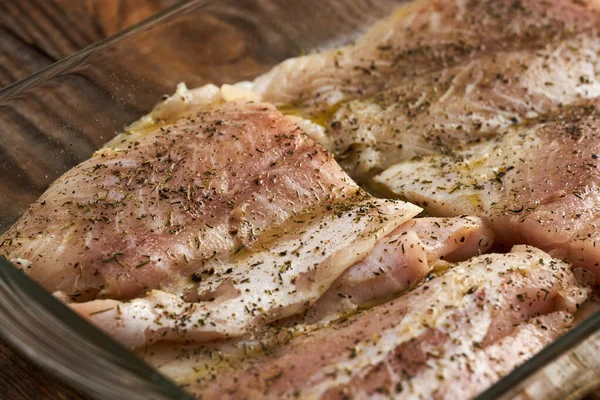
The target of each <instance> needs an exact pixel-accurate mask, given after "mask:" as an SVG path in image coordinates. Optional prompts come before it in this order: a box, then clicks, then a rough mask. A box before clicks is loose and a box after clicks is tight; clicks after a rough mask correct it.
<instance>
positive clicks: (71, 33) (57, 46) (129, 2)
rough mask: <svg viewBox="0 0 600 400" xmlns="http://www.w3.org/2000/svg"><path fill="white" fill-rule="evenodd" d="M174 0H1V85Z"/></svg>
mask: <svg viewBox="0 0 600 400" xmlns="http://www.w3.org/2000/svg"><path fill="white" fill-rule="evenodd" d="M177 2H178V0H77V1H74V0H19V1H12V0H5V1H0V87H2V86H6V85H9V84H11V83H13V82H15V81H17V80H19V79H22V78H24V77H26V76H28V75H30V74H32V73H34V72H36V71H38V70H39V69H41V68H43V67H45V66H47V65H50V64H52V63H53V62H55V61H58V60H60V59H62V58H64V57H66V56H68V55H71V54H73V53H74V52H76V51H78V50H80V49H82V48H84V47H87V46H89V45H91V44H93V43H95V42H97V41H98V40H101V39H103V38H105V37H107V36H110V35H112V34H115V33H117V32H119V31H121V30H123V29H124V28H126V27H128V26H130V25H132V24H134V23H137V22H139V21H141V20H143V19H145V18H148V17H149V16H151V15H153V14H155V13H156V12H158V11H161V10H163V9H165V8H166V7H169V6H172V5H174V4H175V3H177Z"/></svg>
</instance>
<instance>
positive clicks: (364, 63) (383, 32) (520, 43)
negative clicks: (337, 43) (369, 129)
mask: <svg viewBox="0 0 600 400" xmlns="http://www.w3.org/2000/svg"><path fill="white" fill-rule="evenodd" d="M597 8H599V5H598V2H596V1H591V2H586V3H583V2H570V1H555V2H547V1H541V0H518V1H514V0H451V1H443V0H419V1H413V2H409V3H408V4H406V5H405V6H402V7H400V8H399V9H398V10H397V11H396V12H395V13H394V14H393V15H392V16H390V17H389V18H387V19H385V20H383V21H381V22H379V23H378V24H376V25H375V26H374V27H372V28H371V29H370V30H369V31H368V32H367V33H366V34H364V35H363V36H362V37H360V38H359V39H358V40H357V41H356V43H354V44H351V45H348V46H344V47H340V48H336V49H332V50H326V51H322V52H319V53H316V54H309V55H306V56H302V57H296V58H292V59H289V60H286V61H284V62H283V63H281V64H280V65H278V66H276V67H275V68H273V69H272V70H271V71H270V72H268V73H266V74H264V75H262V76H261V77H259V78H257V79H256V80H255V81H254V82H253V84H252V90H253V91H254V92H255V93H256V94H257V95H258V96H259V97H260V98H261V99H262V100H263V101H267V102H271V103H273V104H275V105H277V106H280V105H287V106H302V107H303V106H308V107H310V108H314V107H319V106H325V107H326V108H329V107H331V106H333V105H335V104H337V103H339V102H340V101H346V100H350V99H353V98H357V97H363V96H367V95H370V94H374V93H376V92H378V91H380V90H382V89H385V88H387V87H390V86H392V87H393V86H394V85H395V84H396V83H398V82H404V81H406V80H410V79H413V78H415V77H418V76H420V75H423V74H425V73H428V72H433V71H436V70H440V69H442V68H448V67H452V66H455V65H457V64H459V63H461V62H465V61H468V60H470V59H473V58H475V57H477V56H478V55H481V54H486V53H492V52H496V51H499V50H501V51H505V52H510V51H513V50H517V51H521V50H524V49H541V48H543V47H545V46H546V45H547V44H549V43H551V42H553V41H558V40H561V39H565V38H567V37H570V36H573V35H575V34H577V33H578V32H582V31H585V30H588V29H591V28H592V27H594V26H597V23H598V21H597V16H596V15H594V13H593V12H592V10H595V9H597Z"/></svg>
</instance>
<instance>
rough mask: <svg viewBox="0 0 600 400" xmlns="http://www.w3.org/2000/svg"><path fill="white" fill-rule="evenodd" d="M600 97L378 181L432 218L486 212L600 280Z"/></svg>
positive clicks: (502, 235)
mask: <svg viewBox="0 0 600 400" xmlns="http://www.w3.org/2000/svg"><path fill="white" fill-rule="evenodd" d="M599 105H600V102H599V101H598V100H597V99H594V100H586V101H582V102H579V103H574V104H571V105H567V106H564V107H562V108H559V109H557V110H555V111H554V112H552V113H549V114H547V115H545V116H542V117H540V118H538V119H534V120H531V121H528V122H524V123H522V124H520V125H519V126H516V127H514V128H511V129H508V130H506V131H503V132H502V133H501V134H499V135H498V136H497V137H496V138H493V139H490V140H488V141H485V142H482V143H479V144H475V145H472V146H470V147H467V148H465V149H463V150H460V151H457V152H454V153H452V154H447V155H437V156H430V157H423V158H421V159H417V160H413V161H408V162H404V163H400V164H398V165H395V166H393V167H391V168H389V169H387V170H386V171H384V172H383V173H382V174H380V175H379V176H377V177H376V178H375V180H376V181H377V182H378V183H379V184H381V185H382V186H383V187H385V188H386V189H387V190H389V191H391V192H393V193H395V194H396V195H399V196H402V197H404V198H406V199H409V200H410V201H413V202H415V203H416V204H419V205H421V206H423V207H424V208H425V209H426V211H427V212H428V213H429V214H430V215H437V216H452V215H461V214H473V215H479V216H481V217H483V218H486V219H488V220H489V221H490V223H491V225H492V228H493V229H494V231H495V233H496V240H497V243H498V244H504V245H505V246H511V245H513V244H516V243H527V244H530V245H533V246H537V247H539V248H541V249H544V250H546V251H552V252H553V254H555V255H556V256H558V257H561V258H566V259H568V260H569V262H570V263H572V264H573V265H574V266H576V267H585V268H587V269H589V270H590V271H592V272H594V273H595V274H596V277H597V278H600V267H599V266H598V265H599V264H600V237H599V236H598V226H599V225H600V219H599V218H600V214H599V213H598V204H599V203H600V194H599V191H598V188H599V186H600V174H599V173H598V168H599V166H600V161H599V159H600V108H599Z"/></svg>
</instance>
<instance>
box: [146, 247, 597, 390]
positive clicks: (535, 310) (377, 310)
mask: <svg viewBox="0 0 600 400" xmlns="http://www.w3.org/2000/svg"><path fill="white" fill-rule="evenodd" d="M588 293H589V289H587V288H584V287H581V286H579V284H578V283H577V281H576V280H575V278H574V277H573V274H572V273H571V272H570V271H569V266H568V265H567V264H565V263H563V262H560V261H557V260H554V259H552V258H551V257H549V256H548V255H547V254H546V253H544V252H542V251H540V250H538V249H534V248H531V247H527V246H517V247H515V248H513V249H512V251H511V252H510V253H509V254H502V255H500V254H495V255H483V256H479V257H475V258H473V259H472V260H470V261H466V262H462V263H460V264H458V265H457V266H456V267H454V268H452V269H451V270H449V271H448V272H446V273H445V274H444V275H442V276H440V277H438V278H434V279H432V280H431V281H429V282H426V283H425V284H423V285H422V286H421V287H419V288H417V289H415V290H414V291H412V292H410V293H409V294H407V295H405V296H402V297H399V298H397V299H394V300H392V301H390V302H388V303H386V304H383V305H380V306H377V307H374V308H372V309H369V310H366V311H364V312H362V313H359V314H358V315H356V316H354V317H351V318H349V319H346V320H343V321H340V322H337V323H333V324H331V325H329V326H326V327H323V328H321V329H318V330H315V331H308V332H302V331H298V330H294V329H292V330H289V329H283V330H281V331H280V333H279V334H275V335H274V337H271V338H270V339H268V340H267V339H265V340H261V341H258V340H257V341H252V340H249V341H247V342H243V343H238V344H236V345H218V344H215V345H207V346H204V347H201V348H196V349H195V350H194V351H189V352H184V353H185V354H186V355H185V356H184V355H182V357H181V359H180V361H181V364H184V365H185V364H186V363H194V364H195V365H196V366H197V367H196V368H195V372H193V373H191V374H190V375H189V376H187V377H185V378H183V377H182V376H181V374H180V372H181V371H180V370H178V368H177V365H176V364H173V363H169V362H166V360H165V359H162V360H161V359H159V358H157V357H155V356H153V355H152V354H148V356H147V360H148V361H150V362H160V363H161V367H159V368H162V371H163V372H165V373H167V374H169V373H171V374H174V378H175V379H178V382H179V383H181V384H185V385H186V386H187V387H188V388H189V389H191V390H192V391H193V392H194V393H196V394H197V395H198V396H199V397H201V398H202V399H213V398H220V399H223V398H232V399H233V398H236V399H241V398H297V397H301V398H328V399H329V398H334V399H337V398H379V397H382V398H384V397H385V398H387V397H389V396H394V398H399V399H402V398H447V399H457V398H461V399H466V398H470V397H472V396H474V395H476V394H477V393H478V392H480V391H481V390H483V389H485V388H486V387H487V386H488V385H490V384H492V383H493V382H495V381H496V380H498V379H499V378H500V377H502V376H503V375H504V374H506V373H508V372H509V371H511V370H512V369H513V368H514V367H515V366H517V365H519V364H521V363H522V362H523V361H525V360H526V359H527V358H529V357H530V356H531V355H532V354H534V353H535V352H537V351H539V350H540V349H541V348H543V347H544V346H545V345H547V344H548V343H549V342H551V341H552V340H554V339H555V338H556V337H557V336H559V335H560V334H562V333H563V332H564V331H565V330H566V329H567V328H568V327H569V325H570V324H571V322H572V320H573V315H572V314H573V313H574V312H575V310H576V309H577V308H578V306H579V304H581V303H582V302H583V301H584V300H585V299H586V297H587V294H588ZM181 364H180V366H181Z"/></svg>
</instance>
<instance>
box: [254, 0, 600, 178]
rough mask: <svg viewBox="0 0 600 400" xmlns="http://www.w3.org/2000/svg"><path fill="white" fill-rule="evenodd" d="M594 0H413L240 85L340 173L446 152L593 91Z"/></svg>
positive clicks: (597, 84)
mask: <svg viewBox="0 0 600 400" xmlns="http://www.w3.org/2000/svg"><path fill="white" fill-rule="evenodd" d="M598 5H599V3H598V2H596V1H594V2H587V3H583V2H571V1H566V0H565V1H555V2H547V1H545V0H519V1H512V0H460V1H459V0H456V1H454V0H452V1H436V0H432V1H415V2H411V3H409V4H407V5H405V6H403V7H401V8H400V9H399V10H398V11H397V12H396V13H395V14H394V15H392V16H391V17H389V18H387V19H385V20H383V21H381V22H380V23H378V24H376V25H375V26H374V27H373V28H371V30H370V31H368V32H367V33H366V34H365V35H364V36H362V37H360V38H359V39H358V41H357V42H356V43H354V44H351V45H348V46H345V47H341V48H337V49H333V50H328V51H323V52H319V53H316V54H311V55H307V56H303V57H298V58H293V59H289V60H286V61H285V62H283V63H282V64H280V65H278V66H277V67H275V68H274V69H273V70H272V71H270V72H269V73H267V74H265V75H263V76H261V77H259V78H257V79H256V80H255V81H253V82H252V83H244V84H243V85H246V87H249V88H251V90H252V91H253V92H254V93H256V95H257V96H258V97H260V98H261V99H263V100H264V101H268V102H271V103H273V104H275V105H276V106H278V107H279V108H280V109H281V110H282V112H284V113H287V114H292V115H301V116H303V117H304V118H307V119H309V120H312V121H313V123H314V125H313V126H312V127H311V129H307V130H306V131H307V133H308V134H309V135H311V137H313V138H314V139H315V140H317V141H319V142H320V143H321V144H323V145H324V146H325V147H327V148H328V149H329V150H331V151H332V152H333V153H334V154H335V156H336V158H337V160H338V162H340V163H341V165H342V167H343V168H344V170H345V171H346V172H348V174H349V175H350V176H351V177H352V178H353V179H355V180H357V181H358V182H359V183H361V184H363V185H365V186H367V187H370V188H371V189H373V190H376V188H375V187H373V186H372V185H371V183H372V181H371V178H372V177H373V175H375V174H377V173H379V172H381V171H382V170H384V169H386V168H388V167H390V166H392V165H394V164H396V163H398V162H401V161H404V160H407V159H410V158H412V157H414V156H420V155H429V154H434V153H438V152H447V151H451V150H452V149H454V148H456V147H457V146H462V145H465V144H468V143H472V142H474V141H477V140H481V139H482V138H485V137H489V136H491V135H493V134H495V133H496V132H497V131H498V129H501V128H504V127H507V126H509V125H512V124H515V123H518V122H520V121H522V120H524V119H526V118H533V117H536V116H539V115H541V114H543V113H545V112H548V111H550V110H551V109H552V108H554V107H556V106H559V105H562V104H567V103H570V102H572V101H576V100H579V99H583V98H592V97H596V96H599V95H600V80H599V79H598V74H597V71H598V70H599V69H600V57H599V56H598V54H599V53H600V41H598V35H599V32H600V30H599V29H598V28H599V27H600V14H599V13H598Z"/></svg>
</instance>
